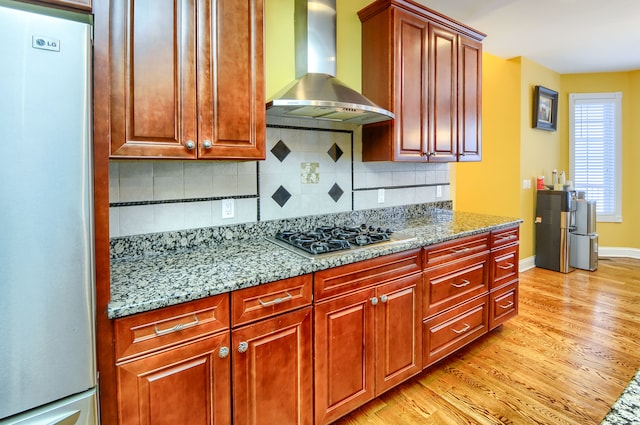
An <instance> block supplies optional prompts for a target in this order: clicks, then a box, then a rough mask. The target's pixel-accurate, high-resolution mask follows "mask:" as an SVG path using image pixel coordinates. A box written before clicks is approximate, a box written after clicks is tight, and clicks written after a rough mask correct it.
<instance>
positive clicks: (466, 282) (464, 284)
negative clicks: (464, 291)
mask: <svg viewBox="0 0 640 425" xmlns="http://www.w3.org/2000/svg"><path fill="white" fill-rule="evenodd" d="M470 283H471V282H469V281H468V280H467V279H462V283H460V284H455V283H452V284H451V286H453V287H454V288H464V287H465V286H468V285H469V284H470Z"/></svg>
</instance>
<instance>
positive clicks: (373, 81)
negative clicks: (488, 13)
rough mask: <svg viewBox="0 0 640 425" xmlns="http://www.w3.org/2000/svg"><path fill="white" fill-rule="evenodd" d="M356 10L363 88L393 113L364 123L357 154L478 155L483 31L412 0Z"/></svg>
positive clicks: (381, 0) (396, 157)
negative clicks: (359, 23)
mask: <svg viewBox="0 0 640 425" xmlns="http://www.w3.org/2000/svg"><path fill="white" fill-rule="evenodd" d="M358 15H359V17H360V20H361V21H362V65H363V66H362V92H363V94H364V95H365V96H367V97H368V98H369V99H371V100H372V101H373V102H375V103H377V104H379V105H380V106H381V107H383V108H387V109H389V110H391V112H393V113H394V114H395V116H396V117H395V120H393V121H386V122H382V123H375V124H369V125H366V126H364V127H363V130H362V140H363V143H362V144H363V150H362V158H363V160H364V161H414V162H452V161H458V160H466V161H470V160H479V159H480V131H481V111H480V106H481V103H480V102H481V96H480V95H481V87H480V84H481V56H482V44H481V41H482V39H483V38H484V34H481V33H478V32H477V31H475V30H472V29H471V28H469V27H466V26H464V25H463V24H460V23H458V22H456V21H453V20H449V19H448V18H446V17H444V16H443V15H441V14H439V13H437V12H434V11H431V10H430V9H427V8H425V7H424V6H422V5H420V4H417V3H415V2H412V1H410V0H378V1H376V2H373V3H371V4H370V5H369V6H367V7H365V8H364V9H362V10H360V11H359V12H358ZM462 158H463V159H462Z"/></svg>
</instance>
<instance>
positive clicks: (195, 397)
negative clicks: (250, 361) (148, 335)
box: [116, 332, 231, 425]
mask: <svg viewBox="0 0 640 425" xmlns="http://www.w3.org/2000/svg"><path fill="white" fill-rule="evenodd" d="M228 347H229V332H223V333H220V334H217V335H216V336H212V337H208V338H204V339H201V340H198V341H196V342H193V343H188V344H184V345H181V346H178V347H176V348H173V349H171V350H167V351H162V352H159V353H158V354H153V355H150V356H148V357H142V358H139V359H137V360H133V361H130V362H126V363H122V364H120V365H118V366H117V367H116V374H117V380H118V418H119V424H120V425H141V424H144V425H175V424H185V425H208V424H214V425H218V424H220V425H226V424H229V423H231V403H230V391H229V387H230V385H231V379H230V367H229V355H228ZM222 348H224V349H223V350H222V351H221V349H222ZM224 350H227V351H226V353H225V351H224Z"/></svg>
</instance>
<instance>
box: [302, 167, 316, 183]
mask: <svg viewBox="0 0 640 425" xmlns="http://www.w3.org/2000/svg"><path fill="white" fill-rule="evenodd" d="M300 182H301V183H302V184H318V183H319V182H320V163H318V162H301V163H300Z"/></svg>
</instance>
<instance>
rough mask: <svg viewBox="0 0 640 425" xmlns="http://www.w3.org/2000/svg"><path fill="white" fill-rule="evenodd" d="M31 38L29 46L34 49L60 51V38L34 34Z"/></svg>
mask: <svg viewBox="0 0 640 425" xmlns="http://www.w3.org/2000/svg"><path fill="white" fill-rule="evenodd" d="M31 40H32V41H31V46H32V47H33V48H34V49H42V50H51V51H52V52H59V51H60V40H56V39H55V38H48V37H39V36H35V35H34V36H33V37H32V38H31Z"/></svg>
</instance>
